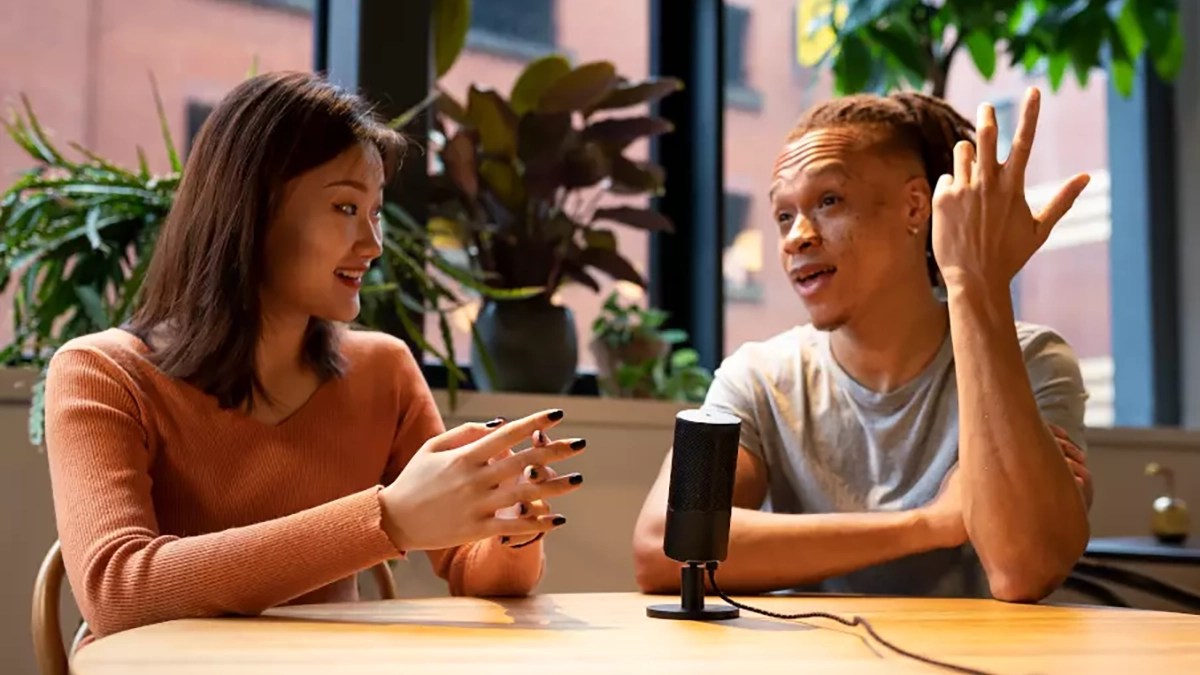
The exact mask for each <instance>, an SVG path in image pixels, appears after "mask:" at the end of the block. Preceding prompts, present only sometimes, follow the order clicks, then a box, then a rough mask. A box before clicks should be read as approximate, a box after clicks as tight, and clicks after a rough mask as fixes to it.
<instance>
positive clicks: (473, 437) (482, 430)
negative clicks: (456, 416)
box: [424, 417, 504, 452]
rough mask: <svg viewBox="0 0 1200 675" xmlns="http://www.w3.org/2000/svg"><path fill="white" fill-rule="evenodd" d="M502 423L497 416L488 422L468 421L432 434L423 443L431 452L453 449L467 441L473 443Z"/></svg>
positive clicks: (465, 443) (502, 420)
mask: <svg viewBox="0 0 1200 675" xmlns="http://www.w3.org/2000/svg"><path fill="white" fill-rule="evenodd" d="M502 424H504V418H503V417H497V418H495V419H493V420H492V421H490V422H468V423H466V424H460V425H458V426H456V427H454V428H453V429H449V430H447V431H445V432H443V433H440V434H438V435H437V436H434V437H433V438H431V439H429V441H428V442H426V443H425V446H424V447H425V449H426V450H430V451H432V452H441V451H443V450H454V449H455V448H460V447H462V446H464V445H467V444H469V443H474V442H475V441H478V440H480V439H482V438H485V437H487V436H488V434H491V433H492V432H494V431H495V430H496V429H498V428H499V427H500V425H502Z"/></svg>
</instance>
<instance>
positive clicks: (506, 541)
mask: <svg viewBox="0 0 1200 675" xmlns="http://www.w3.org/2000/svg"><path fill="white" fill-rule="evenodd" d="M500 543H501V544H507V543H508V537H500Z"/></svg>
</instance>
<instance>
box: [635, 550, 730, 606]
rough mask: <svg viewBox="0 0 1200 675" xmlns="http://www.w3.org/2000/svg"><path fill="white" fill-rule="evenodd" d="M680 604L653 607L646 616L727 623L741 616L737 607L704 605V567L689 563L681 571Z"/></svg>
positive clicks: (697, 563) (700, 564) (696, 563)
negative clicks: (726, 621)
mask: <svg viewBox="0 0 1200 675" xmlns="http://www.w3.org/2000/svg"><path fill="white" fill-rule="evenodd" d="M680 577H681V578H680V585H679V604H678V605H674V604H668V605H651V606H649V607H647V608H646V616H648V617H651V618H653V619H684V620H690V621H725V620H728V619H736V618H738V616H739V612H738V608H737V607H729V606H727V605H707V606H706V605H705V604H704V567H703V565H702V563H699V562H695V561H692V562H688V564H687V565H686V566H685V567H683V569H681V570H680Z"/></svg>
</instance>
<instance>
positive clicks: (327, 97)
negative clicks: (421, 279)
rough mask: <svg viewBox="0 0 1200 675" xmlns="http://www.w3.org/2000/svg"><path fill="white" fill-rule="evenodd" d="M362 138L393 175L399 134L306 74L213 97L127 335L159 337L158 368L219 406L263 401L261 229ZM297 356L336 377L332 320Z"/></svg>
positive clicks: (362, 105) (312, 329)
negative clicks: (162, 335)
mask: <svg viewBox="0 0 1200 675" xmlns="http://www.w3.org/2000/svg"><path fill="white" fill-rule="evenodd" d="M364 142H365V143H369V144H372V145H374V146H375V147H376V148H378V149H379V152H380V155H381V156H382V158H383V162H384V167H385V168H384V171H385V178H390V177H391V176H392V174H393V173H394V171H395V167H396V165H397V163H398V162H399V159H400V157H401V155H402V154H403V151H404V141H403V139H402V137H401V136H400V135H399V134H398V133H397V132H396V131H394V130H392V129H391V128H389V127H388V126H386V125H385V124H383V123H381V122H380V121H379V120H378V119H376V118H375V117H374V115H373V114H372V111H371V109H370V108H369V106H368V105H367V103H366V102H365V101H364V100H363V99H361V98H360V97H358V96H356V95H354V94H352V93H349V92H346V91H343V90H342V89H339V88H338V87H336V86H334V85H332V84H330V83H329V82H327V81H326V80H324V79H322V78H321V77H320V76H318V75H315V74H312V73H300V72H280V73H268V74H264V75H259V76H257V77H254V78H252V79H249V80H247V81H245V82H243V83H242V84H240V85H239V86H238V87H237V88H235V89H234V90H233V91H232V92H230V93H229V95H227V96H226V97H225V98H224V99H223V100H222V101H221V103H220V104H219V105H218V106H217V107H216V109H214V110H213V112H212V113H211V114H210V115H209V117H208V119H207V120H206V121H205V123H204V126H203V127H202V128H201V129H200V133H199V134H198V135H197V137H196V140H195V143H194V144H193V146H192V150H191V154H190V156H189V157H188V161H187V165H186V167H185V168H184V172H183V178H182V181H181V183H180V186H179V191H178V193H177V195H176V197H175V203H174V206H173V207H172V208H171V212H170V215H169V216H168V217H167V220H166V222H165V223H164V224H163V227H162V230H161V232H160V233H159V235H158V240H157V242H156V243H155V247H154V253H153V257H152V259H151V261H150V266H149V269H148V270H147V274H146V278H145V281H144V283H143V286H142V292H141V295H140V297H139V300H138V305H137V308H136V309H135V311H134V315H133V319H132V321H131V325H130V327H129V328H130V331H131V332H132V333H134V334H135V335H138V336H139V337H141V338H142V339H143V340H146V341H147V342H148V343H150V342H151V340H150V339H149V336H150V335H151V334H153V333H154V331H155V330H156V329H159V328H165V329H166V331H167V333H168V334H169V336H170V337H169V339H167V340H165V341H163V342H162V344H152V356H151V358H152V360H153V361H154V363H155V364H156V365H157V366H158V367H159V368H160V369H161V370H163V371H164V372H165V373H167V374H168V375H171V376H173V377H177V378H180V379H182V380H185V381H187V382H189V383H191V384H193V385H194V386H196V387H198V388H200V389H202V390H203V391H205V392H207V393H208V394H210V395H212V396H214V397H216V398H217V400H218V401H219V402H220V405H221V406H222V407H226V408H243V407H244V408H246V409H249V408H250V407H251V406H252V404H253V401H254V394H256V393H257V394H258V395H259V397H260V398H264V399H265V398H266V392H265V391H264V390H263V387H262V383H261V382H260V381H259V378H258V375H257V373H256V371H255V361H254V359H255V349H256V347H257V345H258V341H259V335H260V333H261V330H262V313H261V312H262V308H261V302H260V295H259V294H260V292H261V288H262V283H263V275H262V270H263V268H264V258H265V251H264V247H265V242H266V234H267V232H266V231H267V225H268V223H269V222H270V221H271V219H272V217H273V216H274V214H275V213H276V211H277V210H278V209H279V208H280V203H279V200H280V197H281V195H282V194H283V186H284V184H285V183H286V182H287V181H289V180H291V179H293V178H296V177H297V176H299V175H300V174H302V173H305V172H306V171H309V170H311V169H313V168H315V167H317V166H319V165H321V164H324V163H326V162H328V161H330V160H332V159H334V158H335V157H337V156H338V155H340V154H341V153H343V152H345V151H346V150H348V149H350V148H352V147H354V146H355V145H358V144H361V143H364ZM303 358H304V360H305V362H306V363H307V364H308V365H309V366H310V367H312V368H313V369H314V371H315V372H317V374H318V375H319V376H320V377H321V378H322V379H327V378H330V377H334V376H336V375H338V374H340V373H341V372H342V368H343V364H342V360H341V356H340V351H339V349H338V344H337V329H336V327H335V326H334V325H333V324H331V323H330V322H328V321H324V320H318V319H315V318H314V319H312V320H311V321H310V323H309V326H308V331H307V333H306V335H305V339H304V348H303Z"/></svg>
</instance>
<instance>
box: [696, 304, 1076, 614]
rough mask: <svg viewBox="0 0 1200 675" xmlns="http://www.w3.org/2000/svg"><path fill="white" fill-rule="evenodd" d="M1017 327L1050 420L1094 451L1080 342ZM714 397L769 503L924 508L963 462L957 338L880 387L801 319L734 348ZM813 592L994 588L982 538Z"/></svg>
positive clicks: (799, 508)
mask: <svg viewBox="0 0 1200 675" xmlns="http://www.w3.org/2000/svg"><path fill="white" fill-rule="evenodd" d="M1016 332H1017V337H1018V339H1019V341H1020V344H1021V351H1022V353H1023V355H1024V357H1025V366H1026V369H1027V370H1028V372H1029V378H1030V383H1031V384H1032V386H1033V392H1034V396H1035V398H1036V400H1037V404H1038V407H1039V408H1040V409H1041V412H1042V416H1043V418H1044V419H1045V420H1046V421H1047V422H1049V423H1052V424H1056V425H1058V426H1060V427H1062V428H1063V429H1064V430H1066V432H1067V433H1068V435H1070V437H1071V439H1072V440H1073V441H1074V442H1075V444H1076V445H1077V446H1079V447H1080V448H1081V449H1084V451H1086V446H1085V445H1084V438H1083V413H1084V403H1085V401H1086V399H1087V394H1086V392H1085V391H1084V388H1083V379H1082V377H1081V376H1080V373H1079V365H1078V361H1077V359H1076V358H1075V355H1074V352H1073V351H1072V350H1071V348H1070V347H1069V346H1068V345H1067V343H1066V342H1065V341H1064V340H1063V339H1062V338H1061V337H1060V336H1059V335H1058V334H1057V333H1055V332H1054V331H1052V330H1051V329H1049V328H1046V327H1044V326H1037V325H1032V324H1027V323H1021V322H1018V323H1017V324H1016ZM704 406H705V407H706V408H709V409H713V410H719V411H722V412H727V413H730V414H733V415H735V416H737V417H738V418H740V419H741V421H742V438H741V442H742V445H743V446H744V447H745V448H746V450H747V451H748V452H750V453H751V454H753V455H755V456H756V457H758V458H759V459H760V460H762V462H763V465H764V466H765V468H766V473H767V480H768V484H769V487H768V490H767V497H766V500H765V503H764V504H763V506H762V509H763V510H764V511H771V512H775V513H797V514H802V513H848V512H865V511H899V510H907V509H912V508H915V507H918V506H921V505H923V504H925V503H927V502H929V501H930V500H931V499H933V498H934V497H935V496H936V495H937V492H938V489H939V487H940V486H941V484H942V480H943V479H944V478H945V477H946V474H947V472H949V470H950V469H951V468H952V467H953V466H954V465H955V463H956V462H957V461H958V387H957V383H956V382H955V376H954V353H953V350H952V346H951V342H950V338H949V336H947V338H946V340H945V342H944V343H943V345H942V347H941V350H940V351H939V352H938V354H937V356H936V357H935V358H934V359H933V361H931V362H930V363H929V365H928V366H926V367H925V369H924V370H923V371H922V372H921V374H920V375H918V376H917V377H916V378H914V379H913V380H912V381H911V382H908V383H907V384H905V385H903V386H902V387H900V388H899V389H896V390H894V391H890V392H887V393H879V392H876V391H872V390H870V389H867V388H866V387H864V386H863V385H861V384H859V383H858V382H856V381H855V380H854V379H853V378H851V377H850V376H849V375H848V374H847V373H846V371H844V370H843V369H842V368H841V367H840V366H839V365H838V364H837V362H836V361H835V360H834V358H833V355H832V353H831V352H830V348H829V333H827V332H824V331H819V330H817V329H815V328H813V327H812V326H800V327H797V328H793V329H791V330H789V331H787V332H785V333H782V334H780V335H778V336H776V337H773V338H771V339H768V340H765V341H762V342H751V343H746V344H745V345H743V346H742V347H740V348H739V349H738V350H737V351H736V352H734V353H733V354H732V355H730V356H729V357H728V358H726V359H725V361H724V362H723V363H722V364H721V367H720V368H719V369H718V370H717V372H716V377H715V380H714V382H713V385H712V387H711V388H710V390H709V392H708V397H707V399H706V401H705V403H704ZM781 564H786V563H784V562H781ZM801 590H818V591H824V592H830V593H869V594H888V595H915V596H956V597H988V596H989V592H988V585H987V579H986V578H985V576H984V573H983V569H982V567H981V566H980V564H979V560H978V557H977V556H976V555H975V552H974V550H973V549H972V548H971V546H970V544H967V545H965V546H963V547H960V548H957V549H944V550H936V551H931V552H928V553H923V554H919V555H914V556H909V557H907V558H902V559H899V560H895V561H892V562H889V563H884V564H881V565H877V566H874V567H870V568H867V569H864V570H859V571H857V572H854V573H851V574H847V575H845V576H844V577H839V578H835V579H828V580H826V581H824V582H822V583H820V584H818V585H817V586H815V587H808V588H805V589H801Z"/></svg>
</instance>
